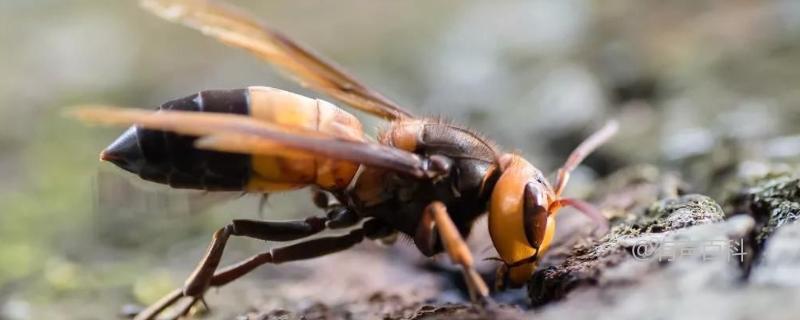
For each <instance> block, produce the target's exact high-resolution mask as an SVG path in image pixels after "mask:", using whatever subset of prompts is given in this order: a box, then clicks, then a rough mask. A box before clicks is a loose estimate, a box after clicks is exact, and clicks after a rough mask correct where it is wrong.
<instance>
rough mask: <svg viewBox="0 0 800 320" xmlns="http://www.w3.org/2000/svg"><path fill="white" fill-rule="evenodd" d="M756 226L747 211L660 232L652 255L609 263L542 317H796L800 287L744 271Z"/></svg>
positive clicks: (543, 311) (546, 309) (541, 313)
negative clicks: (761, 280) (752, 277)
mask: <svg viewBox="0 0 800 320" xmlns="http://www.w3.org/2000/svg"><path fill="white" fill-rule="evenodd" d="M754 225H755V222H754V221H753V219H752V218H750V217H748V216H743V215H742V216H737V217H733V218H731V219H730V220H728V221H725V222H723V223H714V224H705V225H698V226H693V227H689V228H685V229H681V230H677V231H674V232H669V233H667V234H664V235H660V236H663V237H662V238H660V239H659V240H658V241H659V242H658V243H660V246H659V247H657V248H658V249H657V250H654V251H653V252H654V253H653V254H652V255H650V256H648V257H646V258H644V257H640V258H634V257H633V256H631V257H628V258H625V259H623V261H622V262H620V263H618V264H616V265H614V266H608V267H607V268H606V269H605V270H604V271H603V272H602V273H601V274H600V275H599V276H598V277H597V278H596V285H595V286H591V287H580V288H577V289H575V290H573V291H572V293H571V294H570V295H569V296H568V297H567V298H566V299H564V300H561V301H559V302H554V303H551V304H548V305H547V306H546V307H543V308H541V309H539V310H538V312H537V315H536V316H537V319H614V320H620V319H681V320H684V319H704V320H708V319H795V318H796V315H797V314H798V312H800V306H798V305H797V303H796V301H798V298H800V291H798V290H797V288H796V287H795V288H790V287H786V286H782V287H776V286H773V285H762V284H752V283H748V282H746V280H745V279H744V278H743V277H742V275H743V273H744V271H743V270H742V269H741V268H740V263H741V262H740V261H741V260H740V259H743V257H745V256H746V255H750V254H752V252H750V251H746V250H745V251H742V250H741V248H742V247H741V246H740V241H741V239H743V238H744V237H746V236H747V235H748V234H750V233H751V232H752V228H753V227H754ZM643 236H657V235H655V234H647V235H643ZM647 240H653V239H647ZM717 244H719V245H720V246H717ZM715 248H718V249H715ZM703 249H705V250H703Z"/></svg>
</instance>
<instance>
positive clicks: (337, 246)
mask: <svg viewBox="0 0 800 320" xmlns="http://www.w3.org/2000/svg"><path fill="white" fill-rule="evenodd" d="M363 239H364V230H362V229H356V230H353V231H351V232H350V233H348V234H346V235H342V236H335V237H325V238H317V239H312V240H308V241H303V242H300V243H296V244H293V245H290V246H286V247H283V248H276V249H272V250H269V251H267V252H265V253H261V254H257V255H254V256H252V257H250V258H248V259H247V260H244V261H242V262H239V263H237V264H234V265H231V266H228V267H225V268H222V269H220V270H218V271H216V272H215V273H214V274H213V275H212V276H210V277H209V278H208V279H207V283H208V287H220V286H223V285H225V284H228V283H229V282H231V281H233V280H236V279H238V278H239V277H242V276H244V275H245V274H247V273H249V272H250V271H252V270H253V269H255V268H257V267H259V266H261V265H263V264H266V263H273V264H278V263H282V262H289V261H297V260H304V259H311V258H316V257H321V256H324V255H327V254H330V253H334V252H338V251H342V250H345V249H348V248H350V247H352V246H353V245H355V244H357V243H359V242H361V241H362V240H363ZM208 287H207V288H208ZM207 288H206V289H207ZM184 291H185V290H184ZM187 296H189V297H191V298H192V299H191V300H190V301H189V303H188V304H187V305H185V306H184V307H183V308H180V311H179V312H178V314H177V315H178V316H183V315H185V314H187V313H188V311H189V310H190V308H191V306H192V305H194V304H195V303H197V302H198V301H200V298H199V297H198V296H190V295H186V294H184V293H183V291H182V290H181V289H176V290H174V291H173V292H171V293H169V294H168V295H167V296H165V297H164V298H162V299H161V300H159V301H158V302H156V303H155V304H153V305H152V306H150V307H148V308H147V309H146V310H144V311H142V313H140V314H139V315H137V316H136V318H134V320H153V319H155V317H156V316H158V315H159V314H160V313H161V312H163V311H164V309H166V308H168V307H169V306H171V305H174V304H175V303H177V302H178V301H179V300H180V299H181V298H182V297H187Z"/></svg>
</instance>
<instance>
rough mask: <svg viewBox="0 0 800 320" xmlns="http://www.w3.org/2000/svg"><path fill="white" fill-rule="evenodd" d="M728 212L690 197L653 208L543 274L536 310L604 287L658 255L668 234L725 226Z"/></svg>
mask: <svg viewBox="0 0 800 320" xmlns="http://www.w3.org/2000/svg"><path fill="white" fill-rule="evenodd" d="M723 218H724V213H723V212H722V209H721V208H720V206H719V205H718V204H717V203H716V202H714V201H713V200H712V199H710V198H708V197H706V196H702V195H685V196H681V197H678V198H669V199H665V200H662V201H659V202H656V203H655V204H653V205H652V206H651V207H650V208H648V209H647V210H644V212H642V213H641V214H640V215H636V216H632V217H628V218H626V219H625V220H631V221H622V222H619V223H618V224H617V225H615V226H614V227H613V228H612V230H611V232H610V233H609V234H608V235H606V236H605V237H603V238H602V239H600V240H598V241H597V242H595V243H591V244H589V245H583V246H579V247H577V248H575V249H574V251H573V253H572V255H571V256H569V257H568V258H567V259H566V260H565V261H564V262H563V263H562V264H560V265H554V266H550V267H547V268H545V269H544V270H540V271H537V272H536V273H535V274H534V276H533V277H532V278H531V280H530V282H529V284H528V293H529V296H530V298H531V301H532V303H533V305H534V306H541V305H543V304H545V303H548V302H551V301H553V300H557V299H561V298H563V297H564V296H566V295H567V294H568V293H569V292H571V291H572V290H574V289H576V288H579V287H585V286H593V285H600V284H601V283H602V282H603V281H604V280H606V278H604V277H605V274H606V273H607V272H608V270H609V269H610V268H614V267H615V266H619V265H621V264H623V263H624V262H630V261H634V262H635V261H637V260H641V259H643V258H648V257H649V256H650V255H652V254H654V252H655V249H656V248H657V247H658V244H659V243H660V242H659V241H663V239H665V237H667V236H671V235H668V234H666V232H668V231H673V230H678V229H683V228H686V227H690V226H695V225H702V224H709V223H714V222H719V221H722V219H723Z"/></svg>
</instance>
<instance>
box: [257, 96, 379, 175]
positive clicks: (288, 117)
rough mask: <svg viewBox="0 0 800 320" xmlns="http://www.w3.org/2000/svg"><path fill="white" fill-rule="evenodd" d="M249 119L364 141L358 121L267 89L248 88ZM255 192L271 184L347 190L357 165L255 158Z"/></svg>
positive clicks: (322, 103)
mask: <svg viewBox="0 0 800 320" xmlns="http://www.w3.org/2000/svg"><path fill="white" fill-rule="evenodd" d="M248 91H249V99H250V100H249V103H250V115H251V116H252V117H253V118H255V119H258V120H261V121H265V122H270V123H273V124H278V125H282V126H284V127H286V128H287V130H288V131H291V128H303V129H308V130H314V131H318V132H320V133H324V134H327V135H330V136H331V137H337V138H344V139H348V140H355V141H363V140H364V134H363V130H362V127H361V122H360V121H358V119H357V118H356V117H354V116H353V115H351V114H349V113H347V112H345V111H344V110H342V109H340V108H338V107H336V106H335V105H333V104H331V103H328V102H326V101H323V100H319V99H311V98H308V97H304V96H302V95H299V94H295V93H291V92H288V91H283V90H279V89H274V88H268V87H249V88H248ZM252 165H253V178H251V180H253V181H251V183H250V184H249V185H251V186H253V188H256V187H261V186H269V185H272V184H276V183H277V184H279V185H283V184H288V185H308V184H316V185H318V186H320V187H322V188H324V189H335V188H344V187H346V186H347V185H348V184H349V183H350V181H351V180H352V178H353V176H355V173H356V171H357V170H358V165H357V164H354V163H351V162H346V161H338V160H331V159H326V158H320V157H313V156H300V155H298V156H293V157H285V156H253V160H252Z"/></svg>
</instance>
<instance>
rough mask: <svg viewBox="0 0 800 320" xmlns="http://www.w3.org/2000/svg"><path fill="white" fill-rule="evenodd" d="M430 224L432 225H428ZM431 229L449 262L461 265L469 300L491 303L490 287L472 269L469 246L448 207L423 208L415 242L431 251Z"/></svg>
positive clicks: (433, 206) (435, 204) (433, 238)
mask: <svg viewBox="0 0 800 320" xmlns="http://www.w3.org/2000/svg"><path fill="white" fill-rule="evenodd" d="M431 222H432V224H430V223H431ZM434 229H435V230H436V231H437V232H438V234H439V238H440V239H441V240H442V243H443V244H444V249H445V251H447V254H448V255H449V256H450V260H452V261H453V262H454V263H456V264H459V265H461V272H462V274H463V275H464V280H465V281H466V283H467V288H468V289H469V295H470V299H471V300H472V301H473V302H477V303H480V304H482V305H487V304H491V298H489V288H488V287H487V286H486V283H485V282H483V279H482V278H481V276H480V275H479V274H478V272H477V271H476V270H475V266H474V260H473V258H472V254H471V253H470V251H469V247H467V244H466V242H464V239H463V238H462V237H461V233H459V232H458V228H456V225H455V223H453V220H452V219H451V218H450V215H449V214H448V213H447V208H446V207H445V206H444V204H443V203H441V202H439V201H436V202H433V203H431V204H430V205H428V206H427V207H426V208H425V212H424V214H423V219H422V221H421V222H420V228H419V229H418V230H417V234H416V235H415V236H414V239H415V241H419V243H418V246H422V247H424V248H429V249H430V250H431V251H432V250H433V248H434V245H435V237H433V234H432V230H434Z"/></svg>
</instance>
